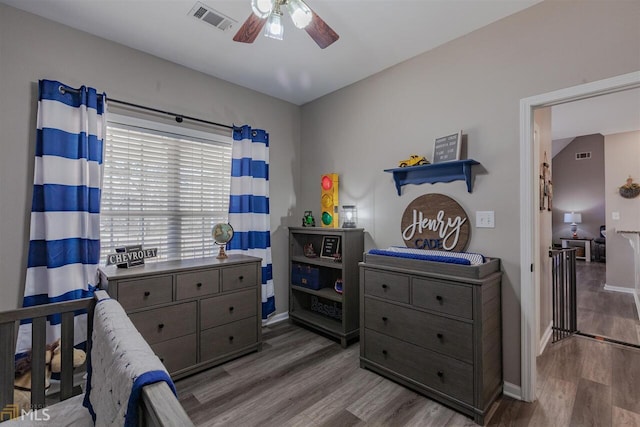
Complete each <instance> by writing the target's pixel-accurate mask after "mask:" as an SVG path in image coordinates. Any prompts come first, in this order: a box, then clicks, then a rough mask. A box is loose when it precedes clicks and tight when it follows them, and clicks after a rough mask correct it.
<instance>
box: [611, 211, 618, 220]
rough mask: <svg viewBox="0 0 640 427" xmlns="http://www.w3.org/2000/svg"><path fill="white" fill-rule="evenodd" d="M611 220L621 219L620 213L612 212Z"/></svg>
mask: <svg viewBox="0 0 640 427" xmlns="http://www.w3.org/2000/svg"><path fill="white" fill-rule="evenodd" d="M611 219H620V212H611Z"/></svg>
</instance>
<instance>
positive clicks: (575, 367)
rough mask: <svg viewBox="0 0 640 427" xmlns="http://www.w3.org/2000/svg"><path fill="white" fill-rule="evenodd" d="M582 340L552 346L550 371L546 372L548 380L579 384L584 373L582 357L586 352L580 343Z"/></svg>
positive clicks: (567, 341)
mask: <svg viewBox="0 0 640 427" xmlns="http://www.w3.org/2000/svg"><path fill="white" fill-rule="evenodd" d="M579 341H580V340H573V339H571V340H564V341H561V342H559V343H555V344H552V347H555V348H554V351H553V352H550V354H549V358H550V359H549V361H548V362H547V363H549V369H548V370H547V372H546V375H547V378H549V379H559V380H564V381H570V382H573V383H574V384H577V383H578V380H579V378H580V374H581V372H582V363H583V358H582V357H576V355H579V356H581V355H582V353H583V352H584V350H583V349H582V348H581V345H580V343H579Z"/></svg>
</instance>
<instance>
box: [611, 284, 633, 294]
mask: <svg viewBox="0 0 640 427" xmlns="http://www.w3.org/2000/svg"><path fill="white" fill-rule="evenodd" d="M604 290H605V291H611V292H622V293H625V294H635V292H634V289H633V288H625V287H622V286H610V285H607V284H606V283H605V285H604Z"/></svg>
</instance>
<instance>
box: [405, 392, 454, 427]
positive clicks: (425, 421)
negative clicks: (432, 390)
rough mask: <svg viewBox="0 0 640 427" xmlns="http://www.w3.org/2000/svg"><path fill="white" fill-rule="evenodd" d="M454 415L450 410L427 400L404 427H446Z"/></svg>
mask: <svg viewBox="0 0 640 427" xmlns="http://www.w3.org/2000/svg"><path fill="white" fill-rule="evenodd" d="M454 415H456V412H454V411H453V410H452V409H449V408H447V407H446V406H443V405H441V404H439V403H437V402H435V401H433V400H428V399H427V400H426V401H425V402H423V404H422V406H421V407H420V408H419V410H418V411H417V412H416V413H415V414H413V417H412V418H411V419H409V420H407V422H406V423H405V426H415V427H441V426H445V425H447V423H449V421H451V419H452V418H453V416H454Z"/></svg>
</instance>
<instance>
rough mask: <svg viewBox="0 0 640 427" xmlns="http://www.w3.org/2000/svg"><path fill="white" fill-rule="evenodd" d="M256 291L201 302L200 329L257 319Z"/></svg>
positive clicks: (251, 290) (241, 292) (250, 290)
mask: <svg viewBox="0 0 640 427" xmlns="http://www.w3.org/2000/svg"><path fill="white" fill-rule="evenodd" d="M256 292H257V290H256V289H249V290H246V291H240V292H236V293H233V294H228V295H221V296H219V297H212V298H207V299H203V300H202V301H201V302H200V329H203V330H204V329H208V328H212V327H214V326H220V325H224V324H225V323H231V322H234V321H236V320H240V319H245V318H247V317H255V316H256V315H257V314H258V313H257V312H256V311H257V301H258V299H257V298H258V296H257V295H256Z"/></svg>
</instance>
